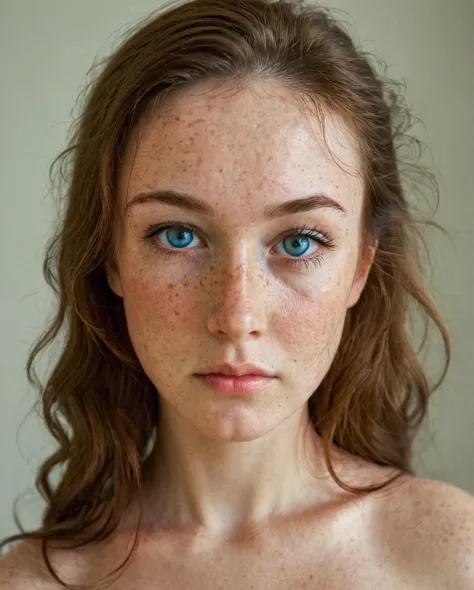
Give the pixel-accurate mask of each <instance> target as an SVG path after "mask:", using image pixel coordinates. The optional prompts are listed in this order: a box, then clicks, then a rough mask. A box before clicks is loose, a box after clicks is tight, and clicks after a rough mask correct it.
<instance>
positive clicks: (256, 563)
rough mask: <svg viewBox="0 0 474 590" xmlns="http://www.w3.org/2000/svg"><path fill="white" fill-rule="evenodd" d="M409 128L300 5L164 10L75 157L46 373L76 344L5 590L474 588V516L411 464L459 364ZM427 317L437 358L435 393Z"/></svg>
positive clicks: (331, 32) (460, 496) (116, 73)
mask: <svg viewBox="0 0 474 590" xmlns="http://www.w3.org/2000/svg"><path fill="white" fill-rule="evenodd" d="M409 123H410V118H409V113H407V112H406V111H405V110H404V107H403V103H402V101H401V99H400V97H399V96H398V95H397V94H396V93H394V91H393V85H392V86H391V85H390V84H389V82H388V81H387V80H382V79H381V77H379V76H377V75H376V73H375V71H374V69H373V67H372V66H371V65H370V62H369V60H368V58H367V56H366V55H364V54H363V53H362V52H360V51H358V50H357V49H356V48H355V47H354V45H353V43H352V41H351V40H350V38H349V37H348V35H347V33H346V32H344V30H343V29H342V28H341V26H340V25H338V23H337V22H336V21H335V20H334V19H332V18H331V16H330V14H329V13H328V12H327V11H325V10H323V9H321V8H315V7H310V6H302V5H301V4H300V3H293V2H291V3H290V2H283V1H277V2H267V1H264V0H245V1H235V0H194V1H193V2H190V3H187V4H185V5H181V6H173V7H168V10H167V11H166V12H163V13H161V14H159V15H157V16H156V15H154V17H153V18H152V19H150V20H149V21H148V22H146V23H145V24H144V25H143V26H142V27H140V29H139V30H137V31H136V32H135V33H134V34H133V35H132V36H131V37H130V38H129V39H128V40H127V41H126V42H124V43H123V45H122V46H121V47H119V49H118V50H117V51H116V52H115V53H114V54H113V55H112V56H111V57H110V58H109V59H108V61H107V63H106V64H105V67H104V69H103V71H102V73H101V74H100V76H99V77H98V78H97V79H96V80H95V81H94V83H93V85H92V88H91V90H90V92H89V95H88V99H87V102H86V105H85V107H84V111H83V113H82V116H81V118H80V119H79V122H78V126H77V128H76V131H75V135H74V137H73V138H72V140H71V145H70V146H69V148H68V150H66V152H65V153H64V154H63V156H65V157H66V156H67V157H70V156H72V157H73V167H72V175H71V178H70V184H69V186H68V191H67V207H66V210H65V214H64V218H63V219H62V225H61V227H60V229H59V231H58V234H57V236H56V237H55V239H53V241H52V242H51V244H50V246H49V250H48V253H47V256H46V260H45V276H46V278H47V280H48V282H49V284H50V285H51V286H52V287H53V288H55V289H56V290H57V293H58V295H59V306H58V311H57V315H56V317H55V319H54V322H53V323H52V324H51V326H50V328H49V330H48V331H47V332H46V333H45V335H44V336H43V338H42V339H41V340H40V341H39V342H38V344H37V346H36V348H35V349H34V350H33V352H32V354H31V356H30V358H29V362H28V367H27V369H28V374H29V376H30V379H32V381H33V382H35V378H33V377H32V376H31V375H32V363H33V360H34V358H35V357H36V356H37V354H38V353H39V352H40V351H41V350H42V349H44V348H45V347H46V346H47V345H48V344H49V343H51V342H52V341H53V340H54V339H55V338H56V336H57V335H58V333H59V331H60V329H61V328H64V329H65V330H66V335H67V336H66V339H65V342H64V348H63V352H62V356H61V357H60V359H59V361H58V363H57V364H56V366H55V367H54V369H53V371H52V373H51V375H50V377H49V379H48V381H47V383H46V385H45V386H44V387H42V386H41V385H40V384H39V383H38V382H37V381H36V383H38V385H39V387H40V388H41V393H42V401H43V406H44V414H45V420H46V424H47V426H48V427H49V429H50V430H51V432H52V433H53V435H54V436H55V437H56V439H57V440H58V443H59V448H58V451H57V452H56V453H55V454H54V455H53V456H51V457H50V458H49V459H48V460H47V461H46V462H45V463H44V465H43V466H42V468H41V470H40V472H39V474H38V480H37V485H38V488H39V489H40V490H41V491H42V492H43V494H44V495H45V497H46V498H47V502H48V506H47V510H46V511H45V514H44V517H43V522H42V526H41V528H40V529H38V530H36V531H30V532H28V533H25V534H22V535H16V536H14V537H10V538H9V539H6V540H5V541H4V546H6V544H7V542H11V541H14V540H16V541H18V540H21V541H22V542H21V543H19V544H17V545H16V546H15V547H14V548H13V549H12V550H11V551H9V552H8V553H7V554H6V556H5V557H4V558H3V561H2V562H0V564H1V565H2V569H1V572H2V573H1V576H3V578H2V581H4V585H5V587H6V588H15V589H16V588H26V587H32V586H33V585H34V584H35V586H34V587H35V588H60V587H68V588H73V587H77V585H81V586H80V587H88V588H92V587H97V588H98V587H101V585H100V583H101V582H111V581H112V585H111V586H109V587H111V588H114V589H123V588H128V589H130V588H133V589H145V588H152V587H153V588H160V589H161V588H163V589H168V588H170V589H171V588H193V589H194V588H221V587H223V586H224V585H226V586H227V587H228V588H251V587H254V586H255V587H262V584H263V585H266V587H269V588H275V589H288V588H316V587H317V588H322V587H324V588H351V589H359V588H360V589H362V588H363V589H368V588H403V589H406V588H417V589H419V588H430V589H432V588H443V589H447V588H453V589H454V588H456V589H466V590H467V589H468V588H473V587H474V558H473V555H474V543H473V538H474V524H473V523H474V502H473V499H472V497H471V496H469V495H468V494H467V493H465V492H463V491H461V490H458V489H456V488H454V487H452V486H449V485H447V484H442V483H440V482H435V481H430V480H422V479H417V478H415V477H414V476H413V469H412V466H411V446H412V440H413V436H414V434H415V432H416V428H417V426H418V425H419V424H420V422H421V421H422V419H423V417H424V415H425V412H426V408H427V403H428V399H429V394H430V393H431V391H432V390H433V389H434V388H435V387H436V386H437V385H439V383H440V382H441V381H442V379H443V377H444V375H445V372H446V369H447V365H448V362H449V340H448V336H447V333H446V329H445V327H444V325H443V323H442V321H441V319H440V317H439V315H438V312H437V311H436V309H435V307H434V304H433V302H432V300H431V298H430V296H429V294H428V292H427V290H426V289H425V287H424V286H423V283H422V273H421V265H420V258H419V255H420V246H421V244H422V241H421V240H422V234H421V231H420V223H419V221H418V219H417V218H416V217H415V215H414V213H413V210H412V207H411V206H410V205H409V202H408V195H407V194H406V192H407V191H406V189H405V187H404V186H403V185H402V182H401V178H400V164H401V162H400V160H399V159H398V158H397V151H396V149H397V147H399V146H400V145H401V144H402V142H403V141H405V140H406V139H408V136H407V135H406V133H405V132H406V130H407V129H408V125H409ZM413 304H415V305H416V306H417V309H418V310H419V311H420V312H421V314H422V315H423V317H424V318H425V319H430V320H432V321H433V322H434V324H435V325H436V326H437V328H438V329H439V330H440V332H441V335H442V337H443V340H444V344H445V348H446V355H447V356H446V366H445V367H444V370H443V372H442V375H441V378H440V380H439V382H438V384H436V385H435V386H432V385H430V384H429V381H428V377H427V376H426V375H425V373H424V371H423V368H422V366H421V364H420V362H419V360H418V358H417V355H416V353H415V350H414V348H413V345H412V343H411V340H410V337H409V334H408V332H407V326H406V320H407V318H408V313H409V311H410V309H411V307H412V305H413ZM56 466H62V467H63V472H62V474H61V478H60V481H59V483H58V485H57V486H55V487H53V486H52V485H50V484H49V480H48V476H49V475H50V473H51V472H52V470H53V469H54V468H55V467H56ZM125 565H126V567H125ZM33 582H34V584H33Z"/></svg>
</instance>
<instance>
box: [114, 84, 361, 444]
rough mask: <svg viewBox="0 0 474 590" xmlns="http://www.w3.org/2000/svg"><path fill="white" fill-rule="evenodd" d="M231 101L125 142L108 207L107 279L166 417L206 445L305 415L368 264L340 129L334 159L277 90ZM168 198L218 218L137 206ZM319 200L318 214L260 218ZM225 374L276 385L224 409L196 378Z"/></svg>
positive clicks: (231, 96) (183, 100)
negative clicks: (189, 201) (191, 201)
mask: <svg viewBox="0 0 474 590" xmlns="http://www.w3.org/2000/svg"><path fill="white" fill-rule="evenodd" d="M225 88H226V87H225V86H222V85H221V86H219V87H217V86H212V85H207V86H201V87H199V88H197V87H195V88H194V89H193V90H189V89H188V90H186V91H185V92H183V93H181V94H177V95H175V96H173V97H172V98H170V99H168V102H167V103H166V105H162V106H161V107H160V109H159V112H158V111H157V112H156V113H155V114H152V115H150V116H149V117H148V119H147V120H146V122H145V125H144V128H143V131H142V133H141V135H138V134H135V135H134V137H133V138H132V140H131V141H130V143H129V146H128V151H127V153H126V155H125V159H124V162H123V168H122V170H121V177H120V179H119V186H118V195H117V196H118V201H119V207H120V210H121V213H122V216H121V219H120V222H119V225H118V227H117V232H116V251H117V260H116V261H117V269H118V271H117V272H114V271H109V274H108V278H109V284H110V286H111V288H112V289H113V291H114V292H115V293H116V294H117V295H119V296H120V297H122V298H123V303H124V309H125V314H126V319H127V324H128V329H129V333H130V337H131V341H132V343H133V346H134V349H135V351H136V354H137V356H138V358H139V360H140V362H141V364H142V366H143V368H144V370H145V372H146V374H147V375H148V377H149V378H150V380H151V381H152V382H153V384H154V385H155V386H156V388H157V390H158V392H159V394H160V396H161V397H162V398H163V400H165V402H166V404H167V405H169V406H171V407H172V408H173V410H174V411H175V412H177V415H180V416H182V417H183V419H185V420H187V421H189V422H191V423H192V425H194V426H195V428H197V429H198V430H199V431H200V432H201V433H203V434H205V435H206V436H208V437H212V438H214V439H216V440H223V441H224V440H229V441H230V440H240V441H243V440H251V439H255V438H258V437H260V436H262V435H264V434H265V433H267V432H269V431H271V430H272V429H275V428H276V427H278V426H279V425H280V424H282V423H283V422H284V421H285V420H286V419H287V418H289V417H290V416H291V415H293V414H294V413H295V412H296V411H298V410H301V409H303V408H304V405H305V402H306V401H307V400H308V398H309V397H310V396H311V395H312V393H313V392H314V391H315V390H316V389H317V387H318V386H319V384H320V382H321V380H322V379H323V377H324V376H325V375H326V373H327V371H328V369H329V367H330V365H331V362H332V360H333V358H334V355H335V353H336V350H337V347H338V344H339V341H340V337H341V332H342V328H343V324H344V318H345V314H346V311H347V309H348V308H349V307H351V306H352V305H354V304H355V303H356V301H357V300H358V298H359V295H360V292H361V290H362V288H363V286H364V283H365V280H366V276H367V272H368V264H365V265H362V264H358V260H359V246H360V225H361V214H362V196H363V185H362V181H361V178H360V177H359V174H358V159H357V149H356V147H355V145H354V142H353V140H352V139H351V135H350V133H349V131H348V130H347V128H346V127H345V126H344V125H343V124H342V122H341V120H340V119H338V118H336V117H335V116H330V115H327V117H326V141H327V145H329V147H330V148H331V150H332V152H333V155H334V156H335V158H334V159H333V158H331V155H330V153H329V152H328V151H327V148H326V147H325V144H324V141H323V135H322V131H321V128H320V126H319V123H318V120H317V118H316V117H314V116H311V115H310V113H309V111H307V110H306V109H305V108H304V106H303V104H302V102H301V101H299V100H297V99H296V97H295V95H294V94H293V93H292V92H291V91H289V90H287V89H285V88H284V87H282V86H280V85H279V84H278V83H277V82H272V81H261V82H254V83H252V86H251V87H249V88H247V89H245V90H242V91H240V92H234V93H227V94H225V93H224V92H222V90H223V89H224V90H225ZM228 88H231V87H230V86H228ZM203 90H205V92H203ZM135 140H138V141H137V143H134V142H135ZM334 160H337V162H340V164H341V165H339V166H338V164H337V163H336V162H335V161H334ZM163 191H174V192H175V193H184V194H186V195H191V196H192V197H194V198H195V199H199V202H200V203H202V204H205V206H206V208H207V209H208V210H209V211H211V210H212V213H210V212H200V211H198V210H194V209H191V208H187V207H178V206H174V205H172V204H170V203H169V202H161V201H160V200H159V198H158V196H157V195H156V194H155V197H156V198H149V199H147V200H144V199H143V200H142V202H140V200H135V199H136V198H137V196H138V195H143V194H144V193H150V192H154V193H158V192H160V193H162V192H163ZM315 195H319V196H320V197H316V199H314V202H315V203H318V202H319V205H320V206H314V207H313V208H309V207H308V206H307V207H305V209H302V210H301V211H300V212H295V211H296V208H295V207H294V208H293V210H290V212H289V213H288V212H287V213H286V214H284V215H281V216H280V215H278V216H277V215H269V211H271V210H275V209H276V208H277V207H279V206H281V205H283V204H284V203H288V202H289V201H293V200H299V199H306V198H308V197H310V196H315ZM321 195H325V196H326V197H328V200H327V202H322V198H321ZM331 200H332V201H333V202H331ZM292 211H293V212H292ZM157 226H161V227H157ZM167 226H169V227H168V228H167ZM183 226H184V227H183ZM302 230H303V231H302ZM301 233H303V234H306V235H299V234H301ZM220 362H230V363H233V364H240V363H243V362H250V363H254V364H257V365H260V366H261V367H264V368H266V369H267V370H269V371H271V372H272V373H273V374H275V375H276V378H274V379H273V380H272V381H271V383H270V384H269V385H268V386H267V387H266V388H265V389H263V390H261V391H260V392H258V393H255V394H253V395H251V396H245V397H235V396H229V395H225V394H222V393H218V392H216V391H214V390H213V389H211V388H209V387H208V386H207V385H205V383H204V382H203V381H202V380H201V379H198V378H197V377H196V375H195V374H196V373H198V372H200V371H203V370H205V369H206V368H207V367H209V366H210V365H212V364H215V363H220ZM137 395H138V394H137ZM137 403H139V401H137Z"/></svg>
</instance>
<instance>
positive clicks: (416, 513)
mask: <svg viewBox="0 0 474 590" xmlns="http://www.w3.org/2000/svg"><path fill="white" fill-rule="evenodd" d="M384 498H385V499H384V502H383V503H382V504H380V506H382V509H381V510H382V512H383V514H382V513H380V514H379V519H378V521H379V523H380V526H381V527H382V528H383V527H385V530H384V531H383V533H382V537H383V539H384V542H385V543H386V544H387V546H388V548H389V555H390V556H391V557H390V560H392V559H393V560H394V564H393V565H394V566H395V568H396V569H397V570H398V571H400V572H401V573H402V574H403V577H404V579H413V581H414V582H416V583H417V584H418V586H416V587H420V588H421V587H423V588H424V587H425V585H426V587H427V588H432V589H433V590H435V589H438V588H439V589H440V590H441V589H443V590H450V589H452V590H455V589H456V590H473V589H474V496H471V495H470V494H468V493H467V492H465V491H463V490H461V489H459V488H456V487H454V486H452V485H450V484H446V483H442V482H439V481H433V480H429V479H418V478H407V479H404V480H403V481H402V482H401V483H400V484H399V485H396V486H394V487H393V489H392V490H390V492H389V493H388V494H387V495H386V496H385V497H384ZM382 537H381V538H382Z"/></svg>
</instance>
